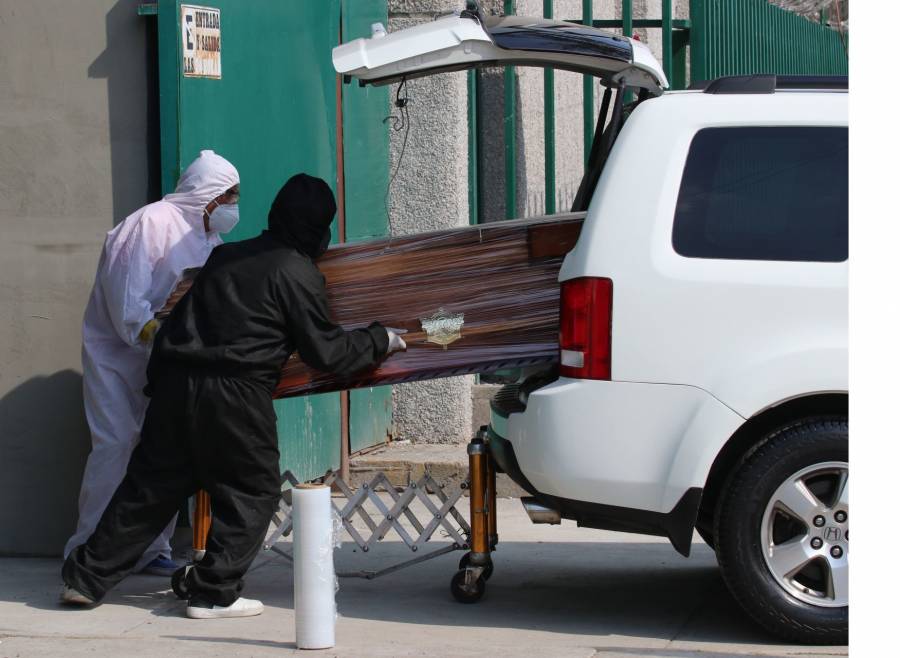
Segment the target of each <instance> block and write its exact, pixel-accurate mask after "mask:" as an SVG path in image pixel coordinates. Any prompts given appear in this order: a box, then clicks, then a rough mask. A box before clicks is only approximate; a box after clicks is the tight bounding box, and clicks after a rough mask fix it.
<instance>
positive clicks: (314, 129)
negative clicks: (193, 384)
mask: <svg viewBox="0 0 900 658" xmlns="http://www.w3.org/2000/svg"><path fill="white" fill-rule="evenodd" d="M181 4H182V3H181V2H180V1H179V0H161V1H160V3H159V45H160V48H159V51H160V123H161V141H162V144H161V147H162V148H161V157H162V177H163V189H164V191H166V192H168V191H171V190H172V189H173V188H174V186H175V183H176V181H177V179H178V175H179V173H180V172H181V170H182V169H183V168H184V167H185V166H187V164H189V163H190V162H191V160H193V159H194V158H195V157H196V156H197V154H198V153H199V152H200V150H201V149H204V148H211V149H213V150H215V151H216V152H217V153H220V154H221V155H223V156H225V157H226V158H228V159H229V160H230V161H231V162H233V163H234V164H235V166H236V167H237V168H238V171H239V172H240V175H241V221H240V224H238V226H237V228H235V230H234V231H232V232H231V233H230V234H229V235H228V236H227V239H228V240H242V239H245V238H249V237H255V236H256V235H258V234H259V233H260V231H261V230H262V229H264V228H265V227H266V222H267V213H268V209H269V206H270V204H271V202H272V199H273V198H274V196H275V193H276V192H277V191H278V189H279V188H280V187H281V185H282V184H283V183H284V181H285V180H286V179H287V178H288V177H289V176H291V175H292V174H295V173H298V172H301V171H303V172H306V173H309V174H311V175H315V176H319V177H321V178H323V179H325V180H326V181H328V182H329V183H330V184H331V185H332V187H333V188H335V189H336V183H337V158H336V153H337V137H336V135H337V130H336V123H335V121H336V94H337V89H336V79H335V75H334V69H333V68H332V64H331V49H332V48H333V47H334V46H335V45H337V43H338V39H339V36H340V16H341V13H340V9H341V7H340V1H339V0H315V2H297V1H296V0H255V1H254V2H246V1H244V0H210V1H207V2H191V3H184V4H190V5H199V6H205V7H214V8H219V9H220V10H221V76H222V77H221V79H208V78H190V77H185V76H184V75H183V74H182V60H181V48H182V45H181V44H182V41H181V9H180V7H181ZM275 408H276V412H277V414H278V435H279V447H280V449H281V459H282V463H281V466H282V469H290V470H291V471H293V473H294V474H295V475H296V476H297V477H298V478H300V479H301V480H308V479H312V478H316V477H319V476H321V475H323V474H324V473H325V472H326V471H327V470H328V469H330V468H336V467H337V466H338V465H339V464H340V399H339V395H338V394H328V395H320V396H314V397H308V398H295V399H291V400H279V401H276V404H275Z"/></svg>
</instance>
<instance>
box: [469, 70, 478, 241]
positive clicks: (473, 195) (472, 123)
mask: <svg viewBox="0 0 900 658" xmlns="http://www.w3.org/2000/svg"><path fill="white" fill-rule="evenodd" d="M467 76H468V79H467V87H468V107H467V108H466V109H467V111H468V115H469V116H468V118H469V224H478V223H479V221H480V220H479V216H480V208H479V203H478V201H479V198H478V195H479V191H480V187H481V185H480V183H479V171H478V165H479V162H478V69H473V70H471V71H469V72H468V73H467Z"/></svg>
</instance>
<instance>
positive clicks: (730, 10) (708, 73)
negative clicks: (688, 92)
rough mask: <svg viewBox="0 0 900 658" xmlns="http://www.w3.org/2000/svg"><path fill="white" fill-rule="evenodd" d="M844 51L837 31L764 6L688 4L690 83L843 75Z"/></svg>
mask: <svg viewBox="0 0 900 658" xmlns="http://www.w3.org/2000/svg"><path fill="white" fill-rule="evenodd" d="M846 38H847V37H846V36H845V37H844V39H846ZM845 46H846V44H845V42H844V41H842V39H841V35H840V34H838V33H837V32H836V31H835V30H832V29H831V28H829V27H827V26H825V25H821V24H820V23H814V22H812V21H809V20H807V19H805V18H803V17H801V16H798V15H797V14H795V13H793V12H790V11H785V10H784V9H779V8H778V7H775V6H774V5H772V4H770V3H769V2H768V1H767V0H691V80H711V79H714V78H717V77H720V76H724V75H746V74H751V73H775V74H784V75H788V74H795V75H847V69H848V67H847V50H846V48H845Z"/></svg>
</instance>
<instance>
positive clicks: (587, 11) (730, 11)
mask: <svg viewBox="0 0 900 658" xmlns="http://www.w3.org/2000/svg"><path fill="white" fill-rule="evenodd" d="M672 1H673V0H660V13H661V17H660V18H641V19H635V18H634V11H633V9H634V5H633V2H632V0H619V6H620V12H619V13H620V14H621V18H617V19H616V18H605V19H596V18H594V2H593V0H582V3H581V5H582V15H581V18H577V17H574V16H563V17H561V18H562V20H566V21H570V22H573V23H582V24H584V25H593V26H594V27H599V28H604V29H612V30H618V31H621V33H622V34H625V35H629V36H630V35H632V34H633V31H634V29H635V28H650V29H661V30H662V64H663V70H664V71H665V74H666V77H667V78H668V80H669V83H670V85H671V89H673V90H677V89H684V88H685V87H687V86H688V76H687V59H688V49H690V62H691V66H690V68H691V75H690V80H691V81H698V80H709V79H713V78H717V77H720V76H725V75H746V74H752V73H775V74H796V75H847V70H848V65H847V36H846V35H843V34H841V33H839V32H837V31H835V30H833V29H831V28H830V27H828V26H827V25H826V16H827V13H826V12H825V11H823V12H821V14H820V16H821V20H820V22H819V23H815V22H812V21H810V20H807V19H806V18H803V17H801V16H798V15H797V14H794V13H793V12H790V11H786V10H784V9H780V8H778V7H776V6H774V5H772V4H771V3H770V2H769V1H768V0H691V3H690V14H691V15H690V18H682V19H675V18H673V12H672ZM517 4H519V3H517V2H516V0H504V2H503V13H504V14H505V15H510V14H515V13H516V5H517ZM556 4H557V3H555V2H554V0H543V16H544V17H545V18H553V17H554V16H556V14H555V13H554V8H555V5H556ZM468 75H469V80H468V95H469V99H468V122H469V175H468V178H469V222H470V223H471V224H477V223H479V222H480V221H481V209H480V205H481V204H480V192H481V172H480V169H479V159H480V158H481V157H482V155H481V154H480V144H479V139H478V125H479V118H478V95H479V91H478V90H479V89H480V78H479V72H478V71H477V70H473V71H470V72H469V74H468ZM503 92H504V95H503V126H504V140H503V143H504V149H503V151H504V162H505V168H504V169H505V173H504V175H505V180H504V189H505V198H506V218H507V219H512V218H514V217H516V184H517V181H516V175H517V172H516V150H517V148H518V145H517V144H516V125H517V122H518V120H519V119H518V117H517V116H516V113H517V107H516V77H515V75H514V69H513V67H510V66H507V67H505V70H504V89H503ZM629 100H630V94H629V95H627V96H626V102H628V101H629ZM582 104H583V108H584V111H583V116H584V125H583V129H582V130H583V136H584V158H585V164H587V158H588V154H589V152H590V149H591V143H592V142H593V139H594V122H595V121H596V118H597V113H596V110H595V107H594V94H593V80H592V78H591V76H588V75H586V76H584V85H583V92H582ZM555 116H556V108H555V101H554V72H553V70H552V69H545V70H544V113H543V119H544V199H545V207H544V212H546V213H547V214H553V213H555V212H558V211H560V210H565V209H559V208H557V207H556V179H555V168H556V146H555V132H556V127H555Z"/></svg>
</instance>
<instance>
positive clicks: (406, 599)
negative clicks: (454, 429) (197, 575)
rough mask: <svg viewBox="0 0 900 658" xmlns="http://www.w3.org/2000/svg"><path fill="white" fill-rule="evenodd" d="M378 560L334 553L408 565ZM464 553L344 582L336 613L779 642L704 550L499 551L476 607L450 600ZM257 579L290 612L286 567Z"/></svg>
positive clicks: (544, 546) (383, 554) (355, 565)
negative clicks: (751, 615) (753, 617)
mask: <svg viewBox="0 0 900 658" xmlns="http://www.w3.org/2000/svg"><path fill="white" fill-rule="evenodd" d="M373 552H374V553H375V554H374V555H373V554H369V555H367V556H365V557H363V556H362V553H361V552H360V551H359V550H358V549H355V547H353V548H350V547H347V546H345V547H344V548H342V549H340V550H339V551H338V552H337V553H336V554H335V566H336V568H337V569H338V571H342V570H353V569H360V568H366V569H377V568H381V567H384V566H387V565H389V564H392V563H393V562H399V561H402V560H405V559H409V557H410V553H409V551H408V550H407V549H406V548H405V547H404V546H403V545H402V544H399V543H388V544H380V545H379V546H378V547H377V550H376V551H373ZM461 555H462V553H453V554H450V555H447V556H442V557H439V558H437V559H435V560H433V561H431V562H427V563H425V564H422V565H417V566H414V567H411V568H410V569H407V570H405V571H401V572H397V573H394V574H389V575H386V576H384V577H382V578H379V579H376V580H371V581H369V580H363V579H355V578H352V579H351V578H343V579H341V582H340V590H339V592H338V595H337V603H338V612H339V614H340V615H341V616H342V617H345V618H348V619H349V618H354V619H367V620H379V621H387V622H399V623H404V624H422V625H433V624H439V625H444V626H458V627H465V628H473V627H491V628H498V627H502V628H510V629H523V630H526V629H527V630H538V631H548V632H552V633H565V634H575V635H586V636H598V635H600V636H604V635H626V636H639V637H647V638H657V639H665V640H668V639H674V638H677V639H679V640H689V641H698V642H729V643H738V644H772V645H778V644H779V642H778V641H777V640H776V639H773V638H772V637H771V636H769V635H767V634H766V633H765V632H763V631H761V630H760V629H758V628H757V627H756V625H755V624H754V623H753V622H752V621H750V620H749V619H748V618H747V617H746V615H745V614H744V612H743V611H742V610H741V609H740V607H739V606H738V605H737V604H736V603H735V601H734V600H733V599H732V597H731V595H730V593H729V592H728V590H727V588H726V586H725V584H724V582H723V581H722V578H721V576H720V575H719V571H718V567H717V566H716V563H715V556H714V555H713V553H712V551H711V550H710V549H708V548H707V547H706V546H705V545H702V544H695V545H694V554H693V556H692V557H691V558H689V559H684V558H682V557H681V556H679V555H677V554H676V553H675V552H674V551H673V550H672V548H671V547H670V546H669V545H668V544H667V543H636V542H623V543H612V542H603V543H593V542H534V543H531V542H506V543H501V545H500V547H499V548H498V550H497V552H496V553H495V554H494V565H495V568H494V574H493V576H492V578H491V580H490V582H489V583H488V585H487V593H486V594H485V597H484V598H483V599H482V600H481V601H480V602H479V603H476V604H471V605H464V604H460V603H457V602H456V601H455V600H454V599H453V598H452V596H451V594H450V589H449V583H450V578H451V577H452V575H453V574H454V573H455V571H456V564H457V561H458V560H459V558H460V556H461ZM249 578H250V579H252V580H249V581H248V582H249V584H248V590H252V591H255V590H256V588H257V585H256V582H254V581H255V580H256V579H260V580H263V579H264V582H265V583H266V586H265V588H264V589H265V591H267V592H268V593H269V598H268V599H267V600H266V604H267V605H269V606H275V607H283V608H292V606H293V599H292V596H293V595H292V590H291V586H290V579H291V568H290V564H289V563H288V562H287V561H286V560H283V559H282V558H278V557H274V556H273V558H271V562H269V563H268V564H266V565H265V567H261V568H259V569H257V571H256V572H255V573H254V574H252V575H251V576H249ZM279 583H283V586H277V585H278V584H279ZM260 584H262V583H260Z"/></svg>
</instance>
